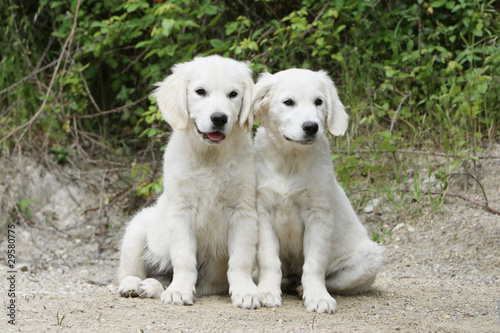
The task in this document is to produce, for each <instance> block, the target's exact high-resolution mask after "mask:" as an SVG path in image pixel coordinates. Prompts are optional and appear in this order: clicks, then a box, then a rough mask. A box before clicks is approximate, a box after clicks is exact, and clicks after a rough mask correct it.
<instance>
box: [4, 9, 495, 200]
mask: <svg viewBox="0 0 500 333" xmlns="http://www.w3.org/2000/svg"><path fill="white" fill-rule="evenodd" d="M0 6H1V7H0V15H1V16H0V19H1V21H2V22H3V26H4V28H5V29H4V32H3V36H2V39H1V41H0V45H1V47H2V50H3V52H2V58H1V63H0V87H1V88H0V96H1V100H0V105H1V109H2V111H1V112H2V114H1V118H0V133H1V135H2V137H3V139H1V140H2V141H1V142H2V144H3V150H4V151H6V152H8V151H10V150H11V149H12V148H13V146H14V144H16V143H21V144H22V142H25V141H21V138H22V137H23V135H24V134H25V133H28V134H29V135H31V136H30V138H37V137H42V138H46V139H47V138H48V140H49V141H50V145H51V146H53V147H56V148H54V149H62V148H60V147H61V146H62V147H64V146H70V145H72V144H73V143H74V142H75V141H78V145H80V146H81V148H83V149H81V151H82V152H89V151H94V147H96V146H97V147H98V146H99V144H101V143H102V142H106V143H110V144H109V145H108V147H116V146H119V145H121V146H126V147H132V148H134V147H141V146H143V145H144V142H145V141H144V140H146V139H149V138H152V140H153V141H154V142H162V140H161V139H162V138H163V135H164V133H166V132H168V126H167V125H166V124H165V123H164V122H163V121H162V118H161V115H160V114H159V112H158V109H157V108H156V106H155V104H154V100H153V98H152V97H149V98H148V94H149V93H150V92H151V87H152V84H153V83H154V82H157V81H160V80H162V79H163V78H164V76H165V75H167V74H168V73H169V68H170V67H171V66H172V65H173V64H175V63H178V62H182V61H186V60H189V59H192V58H193V57H194V56H200V55H208V54H212V53H218V54H221V55H224V56H227V57H232V58H235V59H238V60H242V61H248V62H249V63H250V65H251V66H252V68H253V69H254V70H255V72H256V73H257V72H261V71H264V70H266V71H269V72H276V71H279V70H282V69H286V68H289V67H302V68H310V69H313V70H318V69H326V70H327V71H329V72H330V73H331V76H332V78H333V79H334V81H335V82H336V83H337V86H338V88H339V93H340V96H341V99H342V100H343V101H344V103H345V105H346V106H347V108H348V111H349V113H350V116H351V128H350V131H349V132H348V136H347V138H346V139H343V140H339V141H335V142H334V145H333V148H334V150H335V151H337V152H345V153H346V154H340V155H339V154H337V153H336V154H335V155H333V156H332V158H334V159H338V161H337V162H339V163H338V164H339V176H340V178H341V180H342V181H343V182H344V184H347V185H348V184H349V182H351V181H352V180H355V179H359V178H360V177H361V178H363V177H366V176H367V175H369V174H382V175H384V174H385V173H386V172H388V170H389V171H390V173H391V175H392V177H393V178H397V177H398V173H399V170H392V169H391V167H390V165H389V164H385V162H383V160H382V162H377V160H378V159H377V158H376V156H378V154H380V153H386V152H395V151H400V150H404V149H408V148H410V147H411V148H417V149H427V148H429V147H432V148H433V149H439V150H445V151H446V152H447V153H453V154H458V155H461V156H465V157H467V156H469V155H471V154H472V155H474V154H475V153H476V152H477V151H478V150H480V147H481V144H482V143H484V142H487V141H495V140H497V139H498V136H497V135H498V132H499V125H498V124H499V123H500V113H499V112H498V110H497V108H498V105H500V95H499V94H498V91H500V81H499V80H498V78H499V77H500V65H499V62H500V48H499V47H498V36H499V35H500V31H499V30H500V29H499V27H500V24H499V19H498V15H497V13H496V10H495V8H494V7H493V2H492V1H490V2H488V1H475V0H449V1H444V0H437V1H429V2H424V1H423V0H418V1H416V2H415V1H399V2H398V3H397V4H396V2H390V1H389V2H380V1H375V0H363V1H360V0H335V1H331V0H330V1H326V0H320V1H312V0H303V1H298V0H292V1H287V2H284V1H277V0H259V1H249V0H241V1H224V0H220V1H206V0H198V1H191V0H170V1H166V0H165V1H162V0H155V1H151V0H149V1H146V0H128V1H126V2H124V1H122V0H110V1H105V2H103V1H97V0H87V1H80V0H55V1H48V0H40V1H39V2H38V3H34V2H24V1H19V0H17V1H16V0H9V2H8V3H7V4H3V5H0ZM75 13H77V20H76V25H75V26H74V24H73V23H74V18H75V17H74V16H75ZM73 29H74V34H73V35H72V34H71V32H72V31H73ZM63 46H66V48H65V49H63ZM58 65H59V66H58ZM56 68H57V71H56V70H55V69H56ZM52 80H53V86H52V87H51V90H50V91H49V92H48V87H49V86H50V82H51V81H52ZM43 102H45V104H44V108H40V106H41V105H42V103H43ZM30 119H32V120H35V121H32V122H28V121H29V120H30ZM46 139H45V140H46ZM65 151H66V150H65ZM384 172H385V173H384ZM156 187H157V186H155V188H156ZM146 192H148V193H149V188H148V191H146Z"/></svg>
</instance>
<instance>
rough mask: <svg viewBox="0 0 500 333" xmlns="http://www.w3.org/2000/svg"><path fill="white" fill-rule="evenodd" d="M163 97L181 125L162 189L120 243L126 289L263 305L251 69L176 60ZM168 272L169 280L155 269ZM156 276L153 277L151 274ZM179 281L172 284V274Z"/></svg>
mask: <svg viewBox="0 0 500 333" xmlns="http://www.w3.org/2000/svg"><path fill="white" fill-rule="evenodd" d="M172 72H173V73H172V75H170V76H168V77H167V78H166V79H165V80H164V81H163V82H161V83H158V84H157V89H156V91H155V92H154V96H155V97H156V99H157V102H158V106H159V108H160V111H161V113H162V115H163V117H164V118H165V120H166V121H167V122H168V123H169V124H170V125H171V126H172V127H173V128H174V132H173V134H172V135H171V137H170V141H169V143H168V146H167V149H166V151H165V155H164V166H163V179H164V181H163V182H164V183H163V193H162V194H161V196H160V197H159V199H158V200H157V202H156V203H155V204H154V205H153V206H151V207H149V208H145V209H143V210H142V211H140V212H139V213H138V214H137V215H136V216H135V217H134V218H133V219H132V221H131V222H130V224H129V225H128V227H127V229H126V232H125V235H124V238H123V244H122V248H121V257H120V267H119V270H118V275H119V281H120V286H119V292H120V294H121V295H122V296H125V297H128V296H141V297H158V296H161V300H162V301H163V302H164V303H167V304H169V303H171V304H193V301H194V294H195V291H196V295H197V296H201V295H207V294H216V293H227V292H228V290H229V292H230V294H231V300H232V303H233V305H235V306H238V307H243V308H258V307H259V306H260V299H259V293H258V289H257V286H256V285H255V283H254V282H253V280H252V266H253V263H254V259H255V254H256V246H257V240H258V230H257V213H256V208H255V188H256V179H255V166H254V153H253V146H252V142H251V138H250V136H249V134H246V132H247V131H249V130H250V129H251V127H252V124H253V121H252V119H253V114H252V113H251V112H250V108H251V96H252V89H253V85H254V84H253V81H252V77H251V71H250V69H249V67H248V66H247V65H246V64H244V63H241V62H237V61H235V60H231V59H226V58H222V57H219V56H209V57H205V58H197V59H195V60H193V61H191V62H186V63H182V64H178V65H176V66H174V67H173V69H172ZM158 276H163V277H166V279H167V282H166V283H165V284H166V285H168V287H167V288H166V290H164V288H163V286H162V284H161V283H160V282H159V281H158V280H157V279H153V278H151V277H158ZM147 278H148V279H147ZM170 280H171V282H170Z"/></svg>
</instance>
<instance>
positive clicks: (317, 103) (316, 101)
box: [314, 98, 323, 106]
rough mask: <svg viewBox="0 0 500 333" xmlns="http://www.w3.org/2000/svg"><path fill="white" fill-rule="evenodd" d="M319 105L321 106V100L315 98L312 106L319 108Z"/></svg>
mask: <svg viewBox="0 0 500 333" xmlns="http://www.w3.org/2000/svg"><path fill="white" fill-rule="evenodd" d="M321 104H323V100H322V99H321V98H316V100H315V101H314V105H316V106H320V105H321Z"/></svg>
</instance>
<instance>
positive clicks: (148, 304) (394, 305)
mask: <svg viewBox="0 0 500 333" xmlns="http://www.w3.org/2000/svg"><path fill="white" fill-rule="evenodd" d="M485 155H488V156H500V145H495V146H493V147H490V148H489V149H488V150H487V151H486V152H485ZM475 170H476V178H477V179H478V180H479V181H480V182H481V184H482V185H483V186H484V190H485V192H486V194H487V196H488V202H489V205H490V207H493V208H495V209H496V210H500V158H488V159H480V160H478V162H477V166H476V169H475ZM118 183H119V178H118V176H117V175H116V174H115V173H113V172H109V171H108V172H103V171H102V169H101V170H94V171H86V172H84V171H81V170H78V169H77V168H74V167H73V168H72V167H70V166H66V167H64V168H60V167H55V166H53V167H51V168H49V169H48V168H46V167H42V163H41V162H37V161H36V160H35V159H33V158H26V157H21V158H19V157H16V158H10V159H7V158H3V159H1V160H0V203H1V206H0V217H1V219H0V223H2V230H4V231H3V233H4V236H2V238H1V244H0V245H1V246H0V248H1V249H2V252H1V253H0V258H1V259H2V261H1V262H2V270H1V277H0V278H1V279H2V281H4V286H5V287H4V290H5V292H4V293H3V300H4V301H3V304H4V306H5V307H4V319H3V320H4V322H5V325H2V327H4V331H9V332H10V331H13V332H15V331H20V332H59V331H67V332H98V331H101V332H146V331H151V332H157V331H168V332H170V331H172V332H229V331H230V332H249V331H250V332H312V331H315V332H354V331H358V332H381V331H388V332H393V331H401V332H500V318H499V302H500V216H499V215H495V214H493V213H491V212H487V211H486V210H484V209H482V208H481V207H479V206H478V205H476V204H474V203H471V202H468V201H465V200H462V199H460V198H456V197H449V198H446V200H445V203H444V204H443V205H442V206H441V212H431V209H430V208H429V207H427V206H426V205H427V204H426V203H425V202H424V201H422V202H421V203H413V204H412V205H413V206H415V207H418V206H420V207H421V213H420V214H419V215H418V217H415V218H410V217H408V218H406V219H405V224H404V225H403V224H401V225H399V226H398V227H397V228H395V229H394V230H393V235H392V236H391V237H386V240H387V242H386V244H385V245H384V247H385V250H386V262H385V264H384V266H383V267H382V269H381V271H380V274H379V276H378V278H377V280H376V282H375V285H374V288H373V290H372V291H370V292H368V293H366V294H363V295H357V296H335V297H336V300H337V303H338V310H337V313H336V314H332V315H328V314H316V313H308V312H306V310H305V308H304V307H303V305H302V302H301V300H300V299H299V298H298V297H297V296H296V295H285V297H284V301H283V306H282V307H280V308H261V309H258V310H242V309H238V308H234V307H232V306H231V303H230V301H229V297H228V296H227V295H223V296H208V297H202V298H198V299H196V301H195V304H194V305H192V306H165V305H163V304H162V303H161V302H160V301H159V300H150V299H125V298H121V297H119V296H118V293H117V283H116V281H115V271H116V268H117V265H118V248H119V243H120V237H121V235H120V232H121V230H122V228H121V227H122V225H123V224H124V223H126V221H127V217H126V216H123V214H122V209H120V205H119V204H114V205H108V201H109V200H112V199H113V198H115V197H116V194H117V193H119V191H120V190H123V189H119V188H118V187H117V186H115V185H116V184H118ZM448 193H449V194H453V193H454V194H460V195H463V196H465V197H467V198H470V199H474V200H476V201H478V202H484V199H483V198H482V197H481V195H480V193H481V192H480V190H479V189H478V187H477V186H476V185H475V183H474V182H473V181H471V180H463V181H461V182H459V181H457V182H456V183H454V184H453V185H452V186H451V188H450V189H449V190H448ZM26 198H30V199H33V200H35V201H36V202H33V203H30V205H29V208H30V213H31V219H30V222H19V223H18V224H17V225H16V229H15V231H16V233H15V237H16V238H15V246H16V248H15V250H16V256H17V257H16V266H15V268H14V271H15V272H16V273H9V271H11V270H12V269H11V268H9V267H8V266H7V264H8V258H7V249H8V247H7V245H8V240H7V233H8V231H7V225H6V223H4V222H3V221H7V220H8V219H7V217H8V216H14V215H16V214H17V213H18V212H16V210H15V209H14V202H15V201H21V200H25V199H26ZM110 198H111V199H110ZM413 206H411V207H413ZM26 214H27V212H26V211H25V212H24V215H25V216H26ZM410 216H411V215H410ZM360 218H361V219H362V221H364V223H365V225H366V226H367V228H368V229H369V230H378V229H379V228H380V225H381V224H384V223H387V224H389V223H390V222H384V221H393V220H394V218H393V217H392V215H391V208H390V203H389V202H388V201H386V200H379V202H378V204H377V205H376V206H375V207H374V210H373V212H370V213H365V212H363V210H362V209H361V211H360ZM392 226H393V225H392V224H391V225H390V227H392ZM12 276H14V279H12ZM9 278H10V279H11V280H8V279H9ZM5 281H7V282H5ZM9 281H10V282H13V287H14V289H15V290H14V289H12V285H10V282H9ZM9 289H11V290H14V292H15V295H16V298H11V297H9V292H11V291H9ZM11 300H15V303H14V304H15V309H16V310H15V325H10V324H8V320H11V318H9V316H8V314H9V309H8V308H7V307H8V306H10V304H11Z"/></svg>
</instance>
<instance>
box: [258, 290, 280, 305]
mask: <svg viewBox="0 0 500 333" xmlns="http://www.w3.org/2000/svg"><path fill="white" fill-rule="evenodd" d="M259 293H260V301H261V303H262V306H266V307H268V308H272V307H275V306H281V291H280V290H279V289H278V290H262V289H259Z"/></svg>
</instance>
